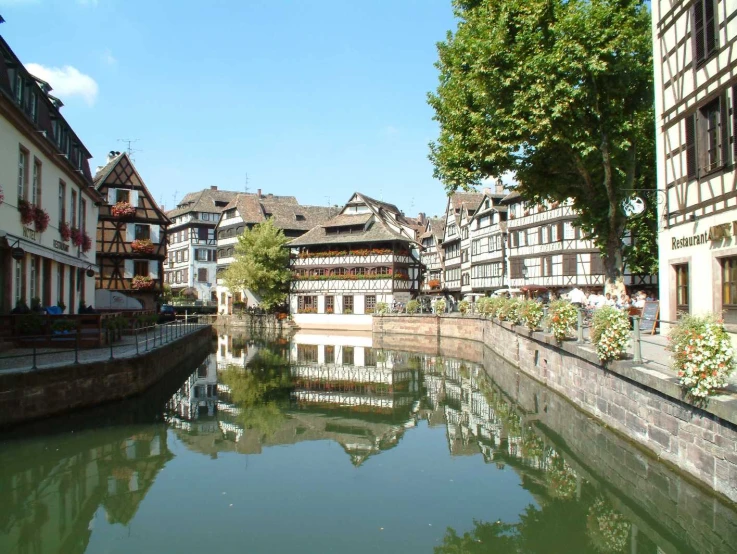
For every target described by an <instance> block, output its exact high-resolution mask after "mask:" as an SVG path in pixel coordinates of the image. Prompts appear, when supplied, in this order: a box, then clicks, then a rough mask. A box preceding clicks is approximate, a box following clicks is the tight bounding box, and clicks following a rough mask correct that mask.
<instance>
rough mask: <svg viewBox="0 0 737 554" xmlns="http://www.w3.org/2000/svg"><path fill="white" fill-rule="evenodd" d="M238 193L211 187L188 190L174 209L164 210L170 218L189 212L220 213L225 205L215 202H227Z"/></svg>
mask: <svg viewBox="0 0 737 554" xmlns="http://www.w3.org/2000/svg"><path fill="white" fill-rule="evenodd" d="M238 194H241V193H239V192H235V191H230V190H212V189H204V190H200V191H197V192H190V193H188V194H186V195H184V198H182V201H181V202H179V204H177V207H176V208H175V209H173V210H170V211H168V212H166V215H167V216H169V217H170V218H171V217H177V216H179V215H183V214H186V213H189V212H209V213H222V212H223V210H225V205H223V206H217V205H216V204H215V202H220V203H223V202H225V203H229V202H230V201H232V200H233V199H234V198H235V197H236V196H238Z"/></svg>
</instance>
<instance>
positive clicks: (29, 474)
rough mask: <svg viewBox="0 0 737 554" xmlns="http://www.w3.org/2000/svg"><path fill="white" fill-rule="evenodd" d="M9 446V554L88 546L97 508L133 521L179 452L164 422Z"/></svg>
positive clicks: (1, 490)
mask: <svg viewBox="0 0 737 554" xmlns="http://www.w3.org/2000/svg"><path fill="white" fill-rule="evenodd" d="M10 446H12V448H6V449H2V450H0V498H1V499H2V501H1V502H0V552H3V553H16V552H17V553H21V554H22V553H40V552H64V553H67V552H69V553H73V552H80V553H81V552H84V551H85V550H86V548H87V544H88V542H89V538H90V535H91V533H92V530H91V526H92V520H93V518H94V516H95V514H96V512H97V511H98V509H99V508H102V509H103V510H104V512H105V517H106V519H107V521H108V522H109V523H111V524H115V523H120V524H123V525H127V524H128V523H129V522H130V521H131V520H132V519H133V517H134V515H135V514H136V511H137V510H138V507H139V505H140V503H141V501H142V500H143V498H144V497H145V496H146V493H147V492H148V489H149V487H151V485H152V484H153V482H154V479H155V478H156V475H157V474H158V473H159V471H160V470H161V468H163V467H164V465H165V464H166V462H167V461H168V460H169V459H171V458H172V454H171V453H170V452H169V449H168V447H167V441H166V427H165V426H164V425H157V426H152V425H147V426H145V427H144V426H141V427H140V428H139V427H135V428H132V427H125V428H112V429H109V430H106V431H105V432H91V433H77V434H76V436H75V435H71V437H70V436H69V435H68V434H64V435H63V436H56V437H50V438H49V439H48V440H45V441H43V442H42V441H38V440H33V441H28V442H27V443H24V444H17V443H13V444H12V445H10ZM11 453H12V455H11Z"/></svg>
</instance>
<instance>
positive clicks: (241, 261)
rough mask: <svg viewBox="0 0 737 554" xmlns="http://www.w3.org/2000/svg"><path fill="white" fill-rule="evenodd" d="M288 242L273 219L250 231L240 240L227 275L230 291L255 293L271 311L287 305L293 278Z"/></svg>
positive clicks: (226, 279) (239, 238) (226, 280)
mask: <svg viewBox="0 0 737 554" xmlns="http://www.w3.org/2000/svg"><path fill="white" fill-rule="evenodd" d="M287 241H288V239H287V238H286V237H285V236H284V232H283V231H282V230H281V229H279V228H277V227H276V226H275V225H274V223H273V222H272V221H271V220H270V219H267V220H266V221H265V222H264V223H260V224H259V225H256V226H254V227H253V228H252V229H247V230H246V231H245V232H244V233H243V234H242V235H241V236H240V237H238V244H236V247H235V252H236V255H235V261H234V262H233V263H232V264H231V265H230V267H229V268H228V270H227V271H226V272H225V283H226V284H227V285H228V287H229V288H230V290H232V291H239V290H246V289H249V290H251V292H253V293H254V294H255V295H256V296H257V297H258V298H259V299H260V301H261V305H262V306H263V307H264V308H265V309H267V310H268V309H270V308H272V307H274V306H276V305H278V304H281V303H282V302H284V301H285V300H286V298H287V293H288V290H289V278H290V275H291V274H290V271H289V250H288V249H287V248H286V244H287Z"/></svg>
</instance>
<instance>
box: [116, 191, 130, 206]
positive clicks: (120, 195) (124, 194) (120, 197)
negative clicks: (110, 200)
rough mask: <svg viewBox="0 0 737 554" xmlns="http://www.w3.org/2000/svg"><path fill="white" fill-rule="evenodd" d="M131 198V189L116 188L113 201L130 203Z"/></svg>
mask: <svg viewBox="0 0 737 554" xmlns="http://www.w3.org/2000/svg"><path fill="white" fill-rule="evenodd" d="M130 200H131V191H129V190H123V189H117V190H116V191H115V202H116V203H117V202H128V203H130Z"/></svg>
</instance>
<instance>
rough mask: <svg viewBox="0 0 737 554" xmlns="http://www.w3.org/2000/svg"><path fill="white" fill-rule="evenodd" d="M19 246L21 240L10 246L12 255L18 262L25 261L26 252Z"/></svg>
mask: <svg viewBox="0 0 737 554" xmlns="http://www.w3.org/2000/svg"><path fill="white" fill-rule="evenodd" d="M19 244H20V239H18V240H16V241H15V242H14V243H13V244H12V245H11V246H10V255H11V257H12V258H13V259H14V260H16V261H18V260H22V259H23V256H25V255H26V251H25V250H23V249H22V248H21V247H20V246H18V245H19Z"/></svg>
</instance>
